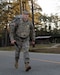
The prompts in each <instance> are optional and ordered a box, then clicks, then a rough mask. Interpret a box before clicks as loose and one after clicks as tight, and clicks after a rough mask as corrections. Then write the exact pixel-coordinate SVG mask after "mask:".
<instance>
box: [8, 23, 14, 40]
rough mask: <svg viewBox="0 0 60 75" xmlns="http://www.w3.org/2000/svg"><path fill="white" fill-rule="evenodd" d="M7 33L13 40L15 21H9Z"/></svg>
mask: <svg viewBox="0 0 60 75" xmlns="http://www.w3.org/2000/svg"><path fill="white" fill-rule="evenodd" d="M9 29H10V31H9V33H10V40H11V41H13V40H14V30H15V23H13V22H12V23H10V25H9Z"/></svg>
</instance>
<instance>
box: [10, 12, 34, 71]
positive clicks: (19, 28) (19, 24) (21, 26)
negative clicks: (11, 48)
mask: <svg viewBox="0 0 60 75" xmlns="http://www.w3.org/2000/svg"><path fill="white" fill-rule="evenodd" d="M28 18H29V12H27V11H23V13H22V15H19V16H16V17H15V19H14V20H13V21H12V22H11V23H10V25H9V26H10V40H11V44H14V45H15V48H16V51H15V68H16V69H17V68H18V61H19V57H20V52H21V50H23V54H24V55H23V56H24V64H25V71H29V70H30V69H31V66H30V58H29V45H30V43H29V40H30V38H31V42H32V44H35V31H34V26H33V24H32V22H31V21H29V19H28Z"/></svg>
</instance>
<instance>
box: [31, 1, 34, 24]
mask: <svg viewBox="0 0 60 75" xmlns="http://www.w3.org/2000/svg"><path fill="white" fill-rule="evenodd" d="M31 4H32V5H31V6H32V23H33V25H34V6H33V0H31Z"/></svg>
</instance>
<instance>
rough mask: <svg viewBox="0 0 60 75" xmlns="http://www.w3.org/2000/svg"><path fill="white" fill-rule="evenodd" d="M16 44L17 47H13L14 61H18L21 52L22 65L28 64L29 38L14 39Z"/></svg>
mask: <svg viewBox="0 0 60 75" xmlns="http://www.w3.org/2000/svg"><path fill="white" fill-rule="evenodd" d="M16 42H17V45H18V47H17V46H16V45H15V48H16V51H15V59H16V60H19V57H20V52H21V50H22V51H23V58H24V63H29V60H30V59H29V38H26V39H21V38H16Z"/></svg>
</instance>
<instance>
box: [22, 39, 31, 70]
mask: <svg viewBox="0 0 60 75" xmlns="http://www.w3.org/2000/svg"><path fill="white" fill-rule="evenodd" d="M23 52H24V63H25V68H26V69H25V70H26V71H29V70H30V69H31V66H30V65H29V63H30V57H29V39H27V40H25V41H24V42H23Z"/></svg>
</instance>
